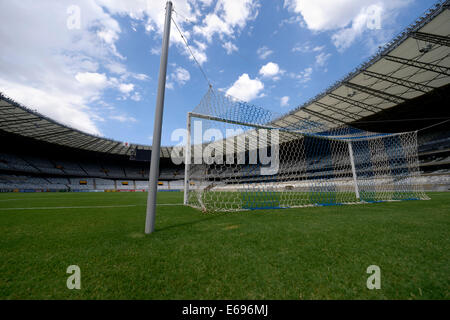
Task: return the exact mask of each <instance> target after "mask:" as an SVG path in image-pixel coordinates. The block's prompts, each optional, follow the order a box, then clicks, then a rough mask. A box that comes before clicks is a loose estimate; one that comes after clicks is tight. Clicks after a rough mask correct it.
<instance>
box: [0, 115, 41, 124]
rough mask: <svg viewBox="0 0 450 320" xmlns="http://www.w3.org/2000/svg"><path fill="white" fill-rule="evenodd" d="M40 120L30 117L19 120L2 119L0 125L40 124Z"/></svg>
mask: <svg viewBox="0 0 450 320" xmlns="http://www.w3.org/2000/svg"><path fill="white" fill-rule="evenodd" d="M38 121H39V120H36V119H35V118H32V119H30V118H29V117H23V118H17V117H1V118H0V123H6V124H9V123H11V124H24V123H30V122H38Z"/></svg>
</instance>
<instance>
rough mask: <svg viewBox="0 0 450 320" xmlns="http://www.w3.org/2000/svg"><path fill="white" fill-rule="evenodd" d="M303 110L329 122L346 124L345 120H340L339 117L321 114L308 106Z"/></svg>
mask: <svg viewBox="0 0 450 320" xmlns="http://www.w3.org/2000/svg"><path fill="white" fill-rule="evenodd" d="M301 111H304V112H306V113H309V114H311V115H313V116H315V117H317V118H319V119H322V120H325V121H328V122H330V123H332V124H336V122H338V123H343V124H345V122H344V121H342V120H339V119H336V118H333V117H330V116H325V115H322V114H320V113H318V112H315V111H312V110H309V109H306V107H305V108H302V109H301Z"/></svg>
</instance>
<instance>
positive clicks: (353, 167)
mask: <svg viewBox="0 0 450 320" xmlns="http://www.w3.org/2000/svg"><path fill="white" fill-rule="evenodd" d="M348 153H349V154H350V163H351V165H352V174H353V183H354V184H355V195H356V199H358V200H360V197H359V188H358V179H357V176H356V167H355V158H354V156H353V147H352V142H351V141H349V142H348Z"/></svg>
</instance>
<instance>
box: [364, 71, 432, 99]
mask: <svg viewBox="0 0 450 320" xmlns="http://www.w3.org/2000/svg"><path fill="white" fill-rule="evenodd" d="M363 73H364V74H365V75H367V76H369V77H372V78H376V79H379V80H383V81H387V82H390V83H393V84H397V85H399V86H403V87H406V88H409V89H414V90H417V91H421V92H423V93H427V92H430V91H431V90H433V89H434V88H433V87H430V86H427V85H425V84H420V83H417V82H413V81H409V80H404V79H400V78H396V77H393V76H388V75H385V74H381V73H377V72H372V71H368V70H366V71H364V72H363Z"/></svg>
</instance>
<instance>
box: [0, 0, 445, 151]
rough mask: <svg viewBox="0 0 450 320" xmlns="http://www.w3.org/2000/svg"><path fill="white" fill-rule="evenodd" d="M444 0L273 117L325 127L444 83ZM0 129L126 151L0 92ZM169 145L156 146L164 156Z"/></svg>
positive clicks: (93, 148) (116, 143) (71, 144)
mask: <svg viewBox="0 0 450 320" xmlns="http://www.w3.org/2000/svg"><path fill="white" fill-rule="evenodd" d="M449 8H450V0H447V1H444V2H440V3H438V4H436V5H435V6H434V7H433V8H432V9H430V10H429V11H428V12H427V13H426V14H425V15H424V16H422V17H421V18H419V19H418V20H417V21H416V22H415V23H414V24H413V25H411V26H410V27H408V28H407V29H406V30H405V31H404V32H402V33H401V34H399V35H398V36H397V37H395V38H394V39H393V40H392V41H391V42H389V43H388V44H387V45H386V46H385V47H384V48H382V49H380V50H379V52H378V53H377V54H376V55H375V56H373V57H372V58H370V59H369V61H367V62H365V63H363V64H362V65H360V66H359V67H358V68H356V69H355V70H354V71H353V72H351V73H349V74H348V75H347V76H346V77H345V78H344V79H342V80H340V81H338V82H336V83H335V84H334V85H332V86H331V87H330V88H328V89H327V90H326V91H325V92H323V93H321V94H319V95H317V96H316V97H314V98H313V99H311V100H310V101H308V102H306V103H305V104H303V105H301V106H299V107H298V108H296V109H295V110H293V111H291V112H289V113H288V114H286V115H284V116H282V117H280V118H278V119H277V120H275V121H274V122H273V124H274V125H276V126H279V127H289V126H291V125H295V123H297V122H298V121H299V120H302V121H303V120H307V121H310V122H318V123H321V124H324V125H325V126H327V127H335V126H340V125H342V124H344V123H345V124H347V123H352V122H355V121H358V120H359V119H362V118H365V117H368V116H371V115H374V114H376V113H378V112H380V111H383V110H386V109H389V108H392V107H394V106H397V105H399V104H402V103H405V102H407V101H408V100H411V99H413V98H417V97H420V96H422V95H424V94H426V93H428V92H430V91H433V90H434V89H436V88H439V87H442V86H444V85H447V84H449V83H450V37H449V36H450V34H449V31H450V10H448V9H449ZM0 130H2V131H5V132H8V133H11V134H17V135H21V136H24V137H29V138H33V139H37V140H40V141H44V142H48V143H54V144H58V145H63V146H68V147H73V148H77V149H82V150H88V151H95V152H102V153H109V154H118V155H132V154H133V153H134V151H135V150H136V149H143V150H150V149H151V147H150V146H147V145H138V144H129V145H126V144H124V143H123V142H120V141H115V140H111V139H107V138H103V137H99V136H95V135H91V134H88V133H85V132H82V131H79V130H77V129H74V128H71V127H68V126H65V125H63V124H61V123H59V122H57V121H55V120H52V119H50V118H48V117H46V116H44V115H42V114H39V113H38V112H36V111H33V110H31V109H29V108H27V107H25V106H23V105H21V104H20V103H17V102H15V101H13V100H12V99H10V98H8V97H6V96H4V95H3V94H1V93H0ZM171 150H172V147H162V148H161V157H164V158H169V157H170V153H171Z"/></svg>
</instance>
